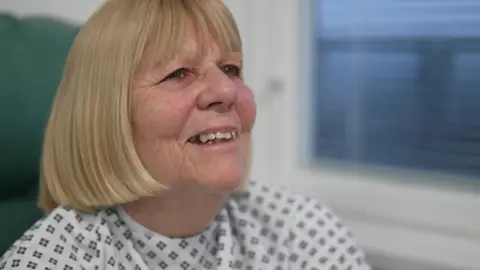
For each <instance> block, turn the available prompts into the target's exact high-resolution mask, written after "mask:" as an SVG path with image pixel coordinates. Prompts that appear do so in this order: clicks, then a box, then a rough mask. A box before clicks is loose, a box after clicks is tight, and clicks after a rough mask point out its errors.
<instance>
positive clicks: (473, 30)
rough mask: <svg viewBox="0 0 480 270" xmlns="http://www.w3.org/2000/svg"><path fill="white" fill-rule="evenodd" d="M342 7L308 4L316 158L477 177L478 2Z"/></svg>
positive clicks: (376, 2)
mask: <svg viewBox="0 0 480 270" xmlns="http://www.w3.org/2000/svg"><path fill="white" fill-rule="evenodd" d="M347 2H348V3H345V1H342V2H339V1H326V0H316V1H314V4H315V9H314V10H315V15H314V16H315V18H316V23H315V24H316V31H315V32H316V36H315V44H314V55H316V56H315V61H314V70H315V71H314V72H316V75H317V76H315V81H314V82H313V89H311V91H312V92H311V97H312V98H311V101H312V103H311V108H312V111H311V113H312V114H313V117H312V119H313V121H312V123H311V125H313V127H314V128H313V129H312V132H313V134H311V136H312V137H313V140H312V142H313V148H314V152H313V153H312V154H313V157H314V158H330V159H337V160H342V161H352V162H360V163H367V164H378V165H389V166H394V167H401V168H413V169H426V170H437V171H441V172H447V173H453V174H466V175H471V176H475V177H480V77H479V76H478V71H479V70H480V62H479V61H478V60H480V28H479V26H480V15H475V16H472V15H474V14H475V13H473V11H474V10H477V11H480V4H478V3H476V2H473V1H470V2H468V1H464V2H456V3H455V4H453V2H451V1H434V2H431V1H391V0H390V1H384V0H369V1H362V3H360V2H358V1H347ZM452 11H454V12H452ZM479 185H480V182H479Z"/></svg>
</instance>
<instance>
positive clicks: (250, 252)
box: [0, 182, 370, 270]
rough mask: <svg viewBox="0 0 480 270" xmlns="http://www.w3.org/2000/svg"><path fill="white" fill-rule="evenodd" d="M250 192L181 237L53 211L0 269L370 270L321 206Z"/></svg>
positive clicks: (272, 192) (124, 221)
mask: <svg viewBox="0 0 480 270" xmlns="http://www.w3.org/2000/svg"><path fill="white" fill-rule="evenodd" d="M250 187H251V188H250V192H249V193H248V194H247V195H240V196H236V195H235V196H232V197H231V199H230V200H229V201H228V202H227V203H226V204H225V207H224V208H222V209H221V210H220V212H219V214H218V216H217V217H216V219H215V220H214V221H212V223H211V224H210V225H209V226H208V227H207V229H206V230H205V231H204V232H203V233H201V234H199V235H197V236H194V237H191V238H185V239H172V238H168V237H165V236H163V235H159V234H156V233H154V232H152V231H149V230H147V229H146V228H144V227H143V226H141V225H140V224H138V223H136V222H135V221H134V220H132V219H131V218H130V217H129V216H128V215H127V214H126V213H125V212H123V210H121V209H120V208H109V209H106V210H104V211H99V212H96V213H92V214H85V213H80V212H76V211H75V210H73V209H71V208H68V207H59V208H58V209H56V210H55V211H54V212H52V213H51V214H50V215H49V216H47V217H46V218H44V219H42V220H40V221H38V222H37V223H36V224H35V225H34V226H32V228H30V229H29V230H28V231H27V232H25V234H24V235H23V236H22V237H21V238H20V239H19V240H17V241H16V242H15V243H14V244H13V246H12V247H11V248H10V249H9V250H8V251H7V252H6V253H5V254H4V255H3V256H2V257H1V258H0V270H6V269H9V270H10V269H13V270H16V269H19V270H20V269H22V270H23V269H36V270H47V269H65V270H68V269H72V270H76V269H98V270H114V269H120V270H123V269H134V270H144V269H145V270H146V269H182V270H203V269H206V270H208V269H222V270H223V269H225V270H228V269H252V270H254V269H278V270H286V269H329V270H335V269H336V270H347V269H349V270H360V269H361V270H366V269H370V267H369V265H368V264H367V263H366V262H365V258H364V254H363V252H362V251H361V250H360V249H359V248H358V247H357V246H356V244H355V242H354V240H353V239H352V235H351V233H350V232H349V231H348V228H346V227H345V226H344V225H343V223H342V222H341V220H340V219H338V218H337V217H336V216H335V215H334V214H333V213H332V212H331V211H330V210H329V209H328V208H326V207H325V206H323V205H321V204H319V203H317V202H315V201H314V200H312V199H310V198H305V197H302V196H298V195H296V194H293V193H291V192H288V191H286V190H283V189H281V188H277V187H274V186H271V185H269V186H266V185H261V184H258V183H255V182H252V183H251V186H250Z"/></svg>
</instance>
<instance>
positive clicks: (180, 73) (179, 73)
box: [162, 68, 188, 81]
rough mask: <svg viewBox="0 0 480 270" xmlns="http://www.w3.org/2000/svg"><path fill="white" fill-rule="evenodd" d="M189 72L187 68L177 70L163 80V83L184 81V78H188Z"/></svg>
mask: <svg viewBox="0 0 480 270" xmlns="http://www.w3.org/2000/svg"><path fill="white" fill-rule="evenodd" d="M187 72H188V70H187V69H186V68H179V69H177V70H175V71H174V72H172V73H170V74H168V76H167V77H165V79H163V80H162V81H166V80H180V79H183V78H185V76H187Z"/></svg>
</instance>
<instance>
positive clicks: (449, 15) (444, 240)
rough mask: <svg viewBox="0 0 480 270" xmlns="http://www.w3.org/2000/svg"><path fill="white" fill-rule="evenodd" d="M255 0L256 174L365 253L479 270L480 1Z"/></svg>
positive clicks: (252, 44)
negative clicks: (342, 225)
mask: <svg viewBox="0 0 480 270" xmlns="http://www.w3.org/2000/svg"><path fill="white" fill-rule="evenodd" d="M246 2H248V3H250V8H251V9H250V10H251V11H252V12H251V13H249V12H247V13H246V14H248V16H246V17H248V20H247V19H246V20H245V24H249V25H250V24H251V25H250V27H245V28H244V29H249V30H250V31H249V32H248V33H247V34H248V35H249V36H250V37H251V39H249V40H248V41H247V43H246V45H247V47H249V48H250V50H251V51H250V52H251V55H250V56H249V54H248V53H247V58H248V57H251V59H252V60H251V61H250V65H251V66H253V68H254V69H255V72H254V73H252V78H253V80H252V82H253V84H252V86H253V88H254V90H256V91H258V92H259V93H257V94H258V95H259V96H260V97H261V99H258V100H257V101H258V106H259V120H257V127H256V129H257V134H256V138H255V141H254V142H256V143H257V144H258V145H264V146H263V147H264V148H263V149H262V150H264V151H261V153H259V154H258V155H257V156H254V160H255V163H254V164H262V166H261V167H262V168H261V169H260V171H261V172H260V173H259V174H254V176H255V177H257V176H259V175H260V177H261V178H262V179H263V178H264V176H266V177H267V179H273V180H272V181H275V182H281V183H283V184H286V185H288V186H290V187H291V188H294V189H297V190H299V191H301V192H303V193H309V194H311V195H313V196H315V197H317V198H320V199H321V200H322V201H324V202H326V203H327V204H329V205H330V206H331V207H332V208H333V209H334V210H335V211H336V212H338V213H339V214H340V215H341V216H342V217H343V218H344V219H346V221H347V223H348V224H350V226H351V227H352V228H353V231H354V233H355V234H356V235H357V237H358V238H359V240H360V242H361V243H362V244H363V245H364V247H365V248H366V249H367V252H368V253H369V254H378V255H380V257H388V258H390V257H391V258H395V260H392V261H398V262H405V261H413V262H415V263H414V264H417V265H421V266H425V265H426V266H430V267H431V268H432V269H443V268H445V269H475V267H477V268H478V258H480V249H479V247H480V226H479V224H480V215H479V214H478V213H480V192H479V191H480V180H479V179H480V149H479V147H480V143H479V142H480V129H479V128H478V127H479V126H480V111H479V110H480V96H479V95H480V90H479V89H480V77H479V76H477V74H479V73H478V70H480V59H479V58H480V2H478V1H475V0H471V1H468V0H462V1H446V0H436V1H426V0H403V1H395V0H366V1H360V2H359V1H355V0H344V1H329V0H309V1H307V0H306V1H290V0H265V1H254V0H252V1H246ZM256 3H258V4H256ZM252 5H254V6H255V7H256V8H255V9H253V8H252ZM253 54H255V57H252V55H253ZM251 63H255V64H254V65H252V64H251ZM249 67H250V66H249V63H248V62H247V69H248V68H249ZM272 81H273V82H280V84H278V83H275V84H273V85H275V86H276V87H273V88H278V85H280V88H281V90H280V91H277V92H275V93H276V94H275V95H270V96H269V95H264V93H262V91H263V90H265V89H266V93H268V92H269V91H270V90H271V87H270V88H269V87H268V86H266V85H271V84H268V82H272ZM269 89H270V90H269ZM265 96H267V97H268V98H264V97H265ZM265 100H267V101H268V102H266V101H265ZM266 103H267V105H265V104H266ZM477 115H478V116H477ZM267 145H268V147H267ZM254 150H255V149H254ZM260 156H261V157H262V158H259V157H260ZM264 160H266V161H264ZM262 162H263V163H262ZM263 165H265V166H263ZM255 166H256V165H254V167H255ZM257 167H258V166H257ZM400 264H401V263H400ZM441 266H443V268H441ZM392 269H397V268H392ZM399 269H403V268H402V265H400V267H399ZM409 269H415V268H409ZM422 269H429V268H428V267H424V268H422Z"/></svg>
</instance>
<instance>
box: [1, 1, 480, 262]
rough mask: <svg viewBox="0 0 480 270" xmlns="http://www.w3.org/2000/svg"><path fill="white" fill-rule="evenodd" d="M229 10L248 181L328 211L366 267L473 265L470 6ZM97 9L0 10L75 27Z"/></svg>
mask: <svg viewBox="0 0 480 270" xmlns="http://www.w3.org/2000/svg"><path fill="white" fill-rule="evenodd" d="M225 2H226V4H227V5H228V6H229V7H230V9H231V11H232V13H233V14H234V16H235V17H236V19H237V22H238V25H239V27H240V30H241V33H242V36H243V40H244V53H245V62H246V71H245V72H246V74H245V77H246V81H247V83H248V84H249V85H250V86H251V87H252V88H253V90H254V92H255V94H256V100H257V103H258V120H257V124H256V128H255V135H254V136H255V137H254V139H255V141H254V144H255V145H254V167H253V172H252V178H255V179H259V180H262V181H269V182H273V183H280V184H282V185H286V186H288V187H290V188H292V189H295V190H297V191H300V192H302V193H307V194H309V195H312V196H314V197H316V198H318V199H320V200H321V201H323V202H325V203H326V204H328V205H329V206H330V207H332V208H333V209H334V210H335V211H336V212H337V213H338V214H339V215H340V216H342V218H343V219H345V220H346V222H347V223H348V224H349V225H350V227H351V228H352V230H353V231H354V234H355V235H356V236H357V238H358V239H359V242H360V244H361V246H363V247H364V248H365V250H366V251H367V256H368V259H369V261H370V262H371V263H372V264H374V266H375V269H378V270H397V269H398V270H400V269H402V270H404V269H409V270H427V269H449V270H455V269H480V1H479V0H455V1H452V0H435V1H431V0H364V1H358V0H296V1H293V0H225ZM101 3H102V0H82V1H78V0H42V1H34V0H0V14H1V13H4V14H10V15H14V16H18V17H19V18H31V17H32V16H33V17H35V18H38V17H48V18H54V19H56V20H61V21H63V22H65V23H68V24H70V25H73V26H75V25H77V26H78V25H81V24H82V23H83V22H84V21H85V20H86V19H87V18H88V17H89V15H90V14H91V13H92V12H93V11H94V10H95V8H96V7H98V5H100V4H101ZM1 30H2V24H1V23H0V31H1ZM2 38H4V40H2ZM5 42H7V40H6V39H5V36H0V47H1V46H2V43H5ZM33 45H34V44H33ZM20 46H21V45H20ZM30 46H32V44H30ZM1 61H2V60H1V58H0V62H1ZM0 65H1V64H0ZM40 69H41V68H40ZM0 71H2V70H0ZM3 71H6V70H3ZM29 72H33V73H35V72H41V70H34V69H33V70H32V69H30V70H29ZM0 79H1V75H0ZM4 79H5V78H4ZM6 85H7V84H2V83H1V82H0V87H6ZM4 90H5V89H2V88H0V92H4V93H6V90H5V91H4ZM53 90H54V89H53ZM37 95H38V93H37ZM1 96H2V93H0V97H1ZM0 102H1V100H0ZM18 109H19V110H29V108H18ZM0 119H3V118H0ZM7 124H9V123H7ZM0 126H1V127H2V129H3V128H4V127H5V126H7V125H4V123H0ZM2 138H4V139H3V140H2ZM5 138H6V137H1V136H0V149H7V148H6V146H5V144H7V143H8V141H7V140H6V139H5ZM2 144H3V145H2ZM4 151H5V150H2V152H4ZM4 153H5V152H4ZM7 154H8V153H7ZM3 169H5V170H8V169H9V168H6V167H5V168H3ZM1 175H5V174H0V176H1ZM0 200H1V198H0ZM0 209H1V206H0ZM8 209H10V210H11V208H8ZM13 211H14V210H13ZM7 219H8V217H7V216H5V215H4V216H1V217H0V223H2V222H6V221H7ZM0 226H1V224H0ZM0 237H1V236H0Z"/></svg>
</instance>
